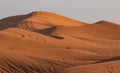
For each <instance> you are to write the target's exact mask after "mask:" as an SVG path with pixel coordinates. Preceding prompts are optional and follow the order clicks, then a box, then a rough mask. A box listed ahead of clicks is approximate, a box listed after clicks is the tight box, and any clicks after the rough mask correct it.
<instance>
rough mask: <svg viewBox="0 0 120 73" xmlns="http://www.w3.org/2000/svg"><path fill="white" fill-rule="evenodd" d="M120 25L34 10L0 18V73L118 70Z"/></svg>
mask: <svg viewBox="0 0 120 73" xmlns="http://www.w3.org/2000/svg"><path fill="white" fill-rule="evenodd" d="M119 33H120V25H119V24H116V23H113V22H110V21H98V22H96V23H93V24H89V23H85V22H81V21H78V20H74V19H71V18H68V17H65V16H62V15H59V14H56V13H52V12H46V11H34V12H31V13H29V14H25V15H16V16H11V17H7V18H4V19H1V20H0V73H119V69H120V67H119V65H120V63H119V61H120V58H119V56H120V34H119Z"/></svg>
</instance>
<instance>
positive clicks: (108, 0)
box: [0, 0, 120, 23]
mask: <svg viewBox="0 0 120 73" xmlns="http://www.w3.org/2000/svg"><path fill="white" fill-rule="evenodd" d="M32 11H49V12H54V13H58V14H61V15H64V16H67V17H70V18H73V19H76V20H79V21H83V22H89V23H95V22H97V21H100V20H108V21H113V22H116V23H120V0H0V19H2V18H4V17H8V16H13V15H20V14H27V13H30V12H32Z"/></svg>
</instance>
